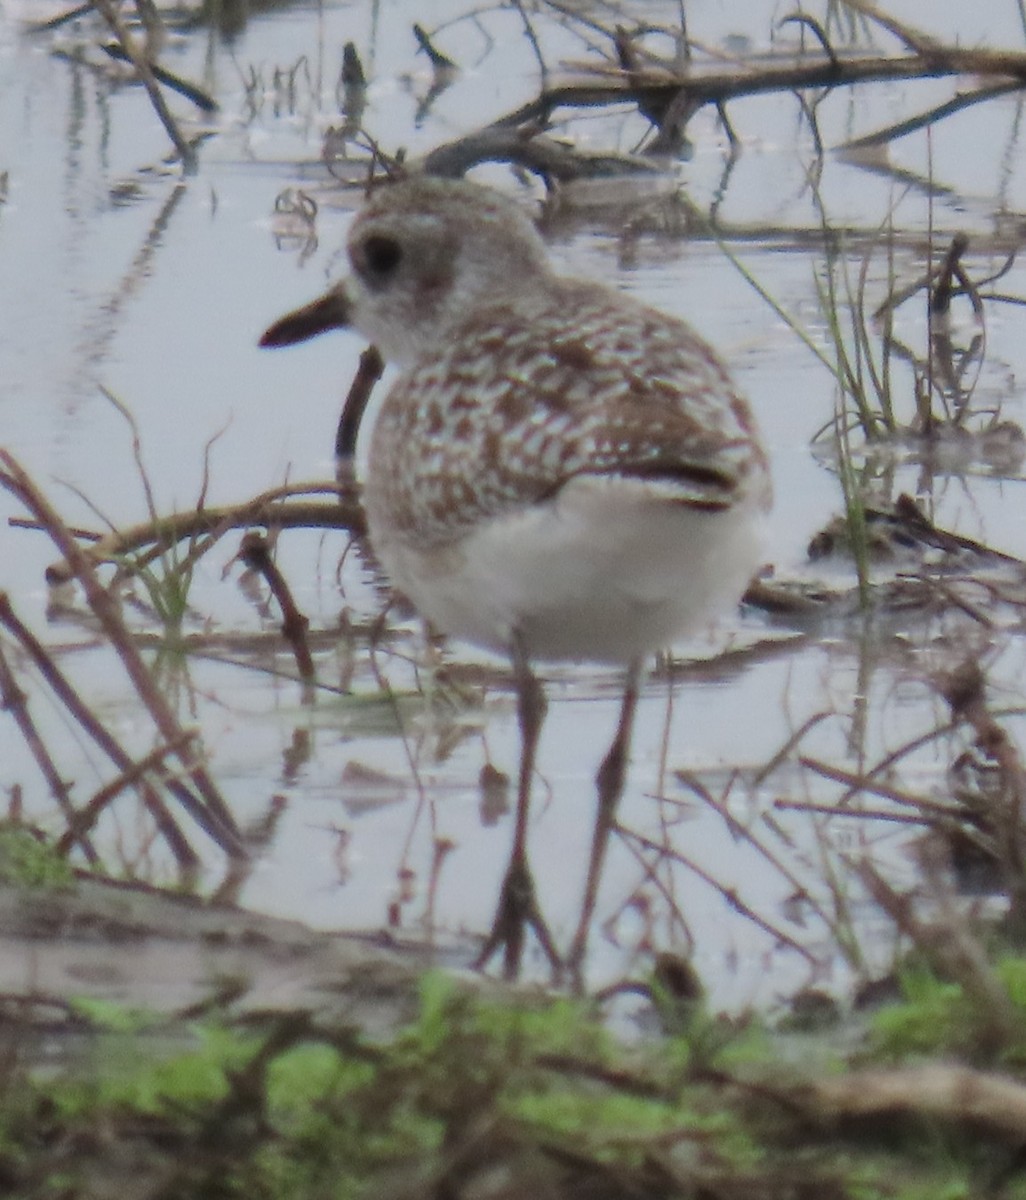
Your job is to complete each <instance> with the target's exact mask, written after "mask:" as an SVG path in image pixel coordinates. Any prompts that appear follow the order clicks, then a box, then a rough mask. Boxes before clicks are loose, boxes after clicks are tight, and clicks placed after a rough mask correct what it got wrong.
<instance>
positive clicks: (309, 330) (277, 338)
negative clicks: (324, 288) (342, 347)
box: [260, 287, 349, 347]
mask: <svg viewBox="0 0 1026 1200" xmlns="http://www.w3.org/2000/svg"><path fill="white" fill-rule="evenodd" d="M348 328H349V301H348V300H347V299H346V296H345V293H344V292H343V290H342V289H341V288H340V287H335V288H332V289H331V291H330V292H325V293H324V295H323V296H320V297H318V299H316V300H313V301H312V302H311V303H310V304H305V305H304V306H303V307H302V308H297V309H295V310H294V311H293V312H290V313H286V314H285V316H284V317H280V318H279V319H278V320H277V321H275V322H274V324H273V325H271V326H270V327H269V328H268V329H266V330H264V334H263V336H262V337H261V338H260V345H261V346H268V347H277V346H292V345H295V343H296V342H306V341H309V339H310V338H312V337H317V335H318V334H319V333H327V332H328V330H329V329H348Z"/></svg>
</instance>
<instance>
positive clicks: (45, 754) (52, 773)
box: [0, 645, 99, 864]
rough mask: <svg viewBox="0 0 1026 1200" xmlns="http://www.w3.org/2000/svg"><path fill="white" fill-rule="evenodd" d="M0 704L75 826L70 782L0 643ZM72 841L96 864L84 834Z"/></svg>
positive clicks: (94, 854) (76, 815) (51, 790)
mask: <svg viewBox="0 0 1026 1200" xmlns="http://www.w3.org/2000/svg"><path fill="white" fill-rule="evenodd" d="M0 703H2V705H3V708H4V709H6V711H7V712H9V713H10V714H11V716H12V718H13V719H14V722H15V724H16V725H17V726H18V729H19V730H20V731H21V736H22V737H23V738H24V739H25V745H26V746H28V748H29V752H30V753H31V755H32V757H33V758H34V759H35V760H36V766H38V767H39V770H40V772H41V773H42V776H43V778H44V779H45V780H46V782H47V786H48V787H49V788H50V792H51V793H52V795H53V797H54V799H55V800H56V801H57V803H58V804H59V805H60V807H61V811H62V812H63V813H64V815H65V817H67V820H68V824H69V825H70V826H72V827H75V825H76V821H77V817H78V814H77V813H76V811H75V808H74V805H73V804H72V803H71V800H70V799H69V798H68V793H69V792H70V791H71V784H70V783H69V782H68V781H67V780H65V779H62V778H61V774H60V771H58V770H57V765H56V763H55V762H54V761H53V758H52V757H51V755H50V752H49V750H47V748H46V744H45V742H44V741H43V739H42V737H41V736H40V734H39V730H38V729H37V728H36V724H35V722H34V721H33V719H32V714H31V713H30V712H29V710H28V704H27V703H26V696H25V693H24V692H23V691H22V690H21V688H19V687H18V683H17V680H16V679H15V677H14V672H13V671H12V670H11V666H10V663H8V661H7V655H6V654H5V653H4V650H3V646H2V645H0ZM75 840H76V841H77V842H79V844H80V845H81V847H82V849H83V851H84V852H85V856H86V858H87V859H88V860H89V862H90V863H93V864H95V863H97V862H99V855H98V854H97V853H96V851H95V850H94V849H93V847H92V845H91V844H90V842H89V839H88V837H86V836H85V835H84V834H77V835H76V838H75Z"/></svg>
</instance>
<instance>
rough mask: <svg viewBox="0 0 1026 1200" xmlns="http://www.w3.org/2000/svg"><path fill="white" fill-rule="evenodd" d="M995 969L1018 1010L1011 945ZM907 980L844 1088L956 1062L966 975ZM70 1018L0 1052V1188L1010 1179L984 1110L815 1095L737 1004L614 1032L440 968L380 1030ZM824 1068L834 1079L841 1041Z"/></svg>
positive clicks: (181, 1189)
mask: <svg viewBox="0 0 1026 1200" xmlns="http://www.w3.org/2000/svg"><path fill="white" fill-rule="evenodd" d="M996 972H997V975H998V977H999V978H1000V979H1001V981H1002V984H1003V986H1005V988H1006V990H1007V995H1008V998H1009V999H1010V1000H1011V1001H1012V1003H1013V1004H1014V1005H1015V1006H1016V1007H1017V1009H1018V1010H1019V1011H1024V1008H1026V1005H1024V1000H1026V960H1024V959H1021V958H1011V957H1008V958H1004V959H1002V960H1000V962H999V963H998V964H997V967H996ZM902 986H903V991H904V997H903V999H902V1000H901V1001H900V1002H898V1003H895V1004H892V1005H890V1006H888V1007H886V1008H884V1009H882V1010H881V1011H880V1012H879V1013H877V1014H876V1015H875V1017H874V1018H873V1019H872V1021H871V1031H870V1034H869V1036H868V1038H867V1039H866V1040H865V1045H864V1046H863V1047H862V1048H861V1050H860V1051H859V1058H860V1062H861V1063H862V1066H861V1068H852V1070H853V1071H856V1074H855V1075H853V1076H852V1081H853V1084H854V1087H853V1090H852V1096H853V1097H857V1099H858V1102H859V1103H863V1100H864V1094H865V1092H867V1091H870V1090H871V1089H872V1087H873V1086H877V1085H876V1084H867V1085H866V1086H865V1088H863V1087H862V1086H861V1085H860V1084H859V1083H858V1078H859V1076H858V1074H857V1071H858V1070H859V1069H861V1070H864V1069H865V1065H864V1064H865V1063H866V1062H867V1061H869V1062H874V1064H878V1063H879V1062H880V1061H881V1060H883V1061H886V1062H888V1063H892V1064H893V1063H901V1062H907V1061H908V1060H909V1059H912V1060H915V1059H917V1058H919V1057H920V1056H921V1055H923V1054H935V1053H937V1052H938V1051H939V1052H943V1053H944V1054H945V1055H946V1056H947V1057H948V1058H949V1059H950V1060H952V1061H953V1060H954V1059H956V1058H958V1057H960V1058H961V1059H962V1062H963V1063H965V1064H971V1063H972V1062H973V1054H974V1051H975V1046H974V1041H973V1038H972V1037H971V1036H969V1035H967V1031H971V1029H972V1027H973V1021H974V1015H973V1011H972V1005H971V1003H970V1002H969V1001H968V1000H967V998H966V995H965V993H964V991H963V990H962V989H961V988H960V987H959V986H958V985H957V984H952V983H950V982H943V981H940V980H938V979H936V978H933V977H931V976H930V974H929V972H928V971H927V970H926V969H925V968H916V969H915V970H910V971H908V972H906V973H905V975H904V976H903V979H902ZM75 1016H76V1019H77V1020H78V1021H80V1022H88V1026H89V1029H90V1037H89V1045H90V1051H89V1053H87V1055H86V1056H85V1059H84V1061H78V1062H77V1063H75V1064H74V1065H69V1066H67V1067H64V1068H62V1069H60V1070H55V1069H54V1068H53V1067H52V1066H47V1067H46V1069H45V1070H44V1069H43V1068H42V1067H39V1066H32V1065H31V1064H30V1063H29V1061H28V1057H29V1056H28V1055H21V1054H18V1055H14V1056H13V1057H11V1056H9V1057H8V1059H7V1061H6V1063H5V1066H4V1068H3V1076H2V1081H0V1082H2V1087H0V1188H2V1192H3V1194H4V1195H6V1196H12V1197H26V1198H30V1197H57V1196H60V1197H62V1198H66V1200H73V1198H75V1200H77V1198H79V1197H82V1198H85V1197H94V1196H101V1195H103V1196H106V1195H119V1194H122V1193H123V1194H125V1195H131V1196H133V1197H134V1196H140V1197H142V1196H145V1197H161V1198H164V1200H171V1198H179V1197H180V1198H181V1200H186V1198H189V1200H205V1198H208V1197H209V1198H215V1197H216V1198H218V1200H230V1198H234V1197H240V1198H241V1197H246V1198H247V1200H261V1198H266V1200H277V1198H279V1197H282V1198H284V1197H290V1198H295V1200H306V1198H311V1200H313V1198H320V1197H325V1198H326V1197H332V1198H333V1200H348V1198H349V1197H353V1198H357V1197H365V1196H366V1197H376V1196H381V1197H385V1196H388V1197H400V1196H411V1197H412V1196H414V1195H416V1196H432V1197H433V1196H437V1197H443V1196H444V1197H454V1198H456V1197H460V1198H462V1197H471V1196H473V1197H490V1196H494V1197H497V1198H498V1197H512V1196H524V1195H531V1194H532V1193H534V1192H537V1193H538V1194H539V1195H541V1196H546V1197H547V1196H553V1197H562V1196H567V1197H571V1196H591V1195H595V1196H603V1197H611V1198H612V1197H624V1200H626V1198H628V1197H653V1198H654V1197H657V1196H658V1197H663V1198H666V1200H670V1198H672V1197H682V1198H683V1197H694V1196H717V1197H718V1196H744V1197H753V1198H762V1197H765V1198H766V1200H776V1198H780V1200H784V1198H785V1197H787V1198H791V1197H796V1196H826V1197H831V1198H833V1197H836V1198H838V1200H842V1198H844V1200H847V1198H850V1200H876V1198H881V1200H883V1198H885V1197H886V1198H895V1200H897V1198H900V1200H916V1198H920V1197H922V1198H923V1200H925V1198H926V1197H931V1198H934V1197H952V1198H954V1197H966V1198H968V1197H970V1196H977V1195H981V1194H983V1193H981V1192H980V1191H979V1184H980V1181H981V1180H986V1181H989V1183H990V1185H991V1186H990V1190H988V1191H987V1192H986V1194H987V1195H989V1196H995V1197H1008V1198H1012V1197H1018V1196H1026V1180H1024V1179H1023V1178H1022V1176H1021V1172H1020V1171H1019V1170H1018V1168H1017V1167H1016V1165H1015V1159H1014V1150H1013V1149H1011V1148H1008V1147H1006V1146H1005V1145H1004V1142H1005V1141H1007V1139H1006V1138H1002V1137H1001V1136H999V1134H997V1133H995V1132H994V1131H993V1130H990V1131H988V1129H987V1124H988V1120H987V1118H986V1114H984V1116H983V1119H977V1120H975V1121H974V1122H973V1124H972V1126H970V1127H969V1128H965V1127H963V1125H962V1121H961V1119H960V1118H961V1115H962V1114H961V1113H960V1112H958V1111H956V1110H952V1111H949V1112H945V1111H942V1110H941V1109H939V1108H938V1105H937V1103H936V1102H935V1101H934V1100H933V1099H931V1096H930V1092H929V1089H928V1087H927V1085H925V1084H924V1085H923V1089H922V1094H921V1095H917V1094H916V1093H915V1090H914V1089H912V1090H910V1092H909V1095H908V1104H907V1110H900V1109H899V1110H895V1109H894V1107H893V1106H891V1108H890V1110H889V1111H883V1109H881V1111H880V1112H876V1113H874V1112H872V1111H869V1110H865V1108H864V1105H863V1110H862V1111H861V1114H860V1118H859V1119H858V1120H849V1119H847V1117H846V1115H845V1113H844V1112H843V1111H842V1109H841V1108H837V1107H836V1105H835V1102H834V1101H832V1100H829V1099H828V1100H823V1099H822V1097H817V1095H816V1092H815V1086H816V1085H815V1078H816V1076H817V1072H818V1073H819V1074H820V1075H822V1069H821V1068H816V1067H811V1066H810V1065H809V1064H810V1063H811V1062H813V1061H816V1062H818V1061H820V1060H821V1058H822V1055H821V1052H820V1051H818V1050H815V1049H814V1047H815V1045H816V1043H815V1041H814V1040H813V1039H810V1040H809V1048H810V1055H802V1056H799V1057H798V1058H796V1057H795V1055H794V1052H793V1047H794V1037H793V1036H789V1038H788V1039H787V1040H786V1044H787V1045H788V1047H789V1048H788V1052H787V1056H786V1057H787V1065H785V1064H784V1061H783V1055H782V1053H781V1052H780V1049H779V1046H780V1045H781V1043H779V1042H778V1041H777V1039H776V1038H775V1037H774V1035H772V1032H771V1031H769V1030H767V1029H765V1028H761V1029H753V1028H752V1026H751V1024H750V1023H747V1022H745V1023H737V1024H734V1023H731V1022H727V1021H725V1020H723V1019H717V1020H715V1021H713V1020H712V1019H711V1018H709V1017H708V1016H704V1015H697V1016H696V1017H695V1020H694V1026H695V1028H694V1029H693V1030H692V1029H689V1030H686V1031H684V1032H682V1033H679V1034H677V1035H675V1036H673V1037H666V1038H664V1039H658V1038H654V1039H650V1040H648V1041H647V1042H645V1043H644V1044H643V1045H641V1046H635V1047H633V1048H630V1049H627V1048H624V1047H623V1046H622V1045H621V1044H620V1043H618V1042H617V1040H616V1039H615V1038H614V1037H613V1036H612V1035H611V1034H610V1033H609V1031H608V1030H607V1029H606V1028H605V1027H604V1026H603V1025H602V1024H601V1022H600V1021H599V1020H598V1019H597V1016H596V1014H595V1013H594V1012H593V1011H591V1010H590V1009H589V1008H588V1007H587V1006H586V1005H585V1004H583V1003H578V1002H570V1001H568V1000H556V1001H552V1002H550V1001H546V1000H544V999H542V998H541V997H539V998H537V999H534V1000H530V1001H527V1000H525V1001H522V1002H518V1003H511V1002H499V1001H497V1000H493V999H485V998H481V997H474V996H471V995H469V994H468V993H467V992H465V991H464V990H461V989H460V988H459V987H457V985H456V984H454V983H453V982H451V981H450V980H448V979H447V978H445V977H442V976H428V977H427V978H426V979H425V980H424V983H423V987H422V996H421V1011H420V1016H419V1019H418V1020H417V1021H416V1022H415V1023H413V1024H412V1025H410V1026H409V1027H407V1028H405V1029H403V1030H401V1031H400V1032H399V1033H398V1034H397V1035H396V1036H395V1037H394V1038H393V1039H392V1040H391V1041H390V1042H389V1043H387V1044H381V1043H371V1042H367V1041H365V1040H364V1039H362V1038H360V1037H359V1036H358V1035H357V1034H355V1033H354V1032H353V1031H352V1030H351V1029H346V1028H341V1027H339V1026H337V1025H335V1024H332V1023H328V1022H323V1023H322V1022H319V1021H318V1020H316V1019H314V1018H312V1017H310V1016H308V1015H306V1014H274V1015H265V1016H259V1017H257V1016H251V1017H247V1018H244V1019H243V1018H234V1019H230V1018H229V1017H228V1016H227V1015H225V1014H222V1015H221V1016H220V1017H218V1018H216V1019H206V1020H204V1021H203V1022H202V1023H193V1024H189V1025H184V1026H183V1025H182V1024H181V1023H179V1024H175V1025H173V1027H172V1026H169V1025H168V1024H167V1023H166V1022H162V1021H160V1020H157V1019H155V1018H153V1019H147V1018H146V1017H145V1016H143V1015H141V1014H139V1013H137V1012H122V1011H119V1010H118V1009H116V1008H113V1007H112V1006H110V1005H107V1004H104V1005H96V1004H90V1005H85V1004H83V1005H78V1006H76V1009H75ZM1024 1016H1026V1011H1024ZM713 1026H715V1028H716V1031H717V1033H716V1036H715V1037H713V1036H711V1034H710V1029H711V1027H713ZM141 1047H146V1048H147V1049H146V1050H145V1051H144V1052H143V1053H140V1048H141ZM1013 1050H1014V1051H1015V1053H1014V1055H1013V1057H1014V1058H1015V1059H1016V1060H1017V1061H1020V1062H1021V1055H1020V1054H1019V1053H1018V1047H1015V1048H1013ZM796 1063H797V1064H801V1065H796ZM901 1069H902V1068H898V1070H899V1071H900V1070H901ZM952 1069H957V1070H964V1068H962V1067H959V1068H955V1067H953V1068H952ZM893 1070H894V1068H891V1074H888V1075H886V1076H885V1077H886V1078H893V1077H894V1076H893ZM876 1076H878V1077H879V1076H881V1072H880V1070H878V1069H877V1070H876ZM973 1077H974V1078H976V1077H979V1078H981V1079H985V1080H989V1081H993V1080H996V1079H1000V1082H1001V1085H1002V1086H1005V1085H1011V1086H1013V1087H1014V1086H1015V1085H1014V1082H1013V1081H1012V1080H1011V1079H1010V1078H1009V1077H1008V1076H1001V1077H997V1076H992V1075H984V1073H983V1072H976V1073H975V1074H974V1076H973ZM825 1078H826V1079H827V1080H828V1081H829V1082H828V1085H827V1086H828V1087H830V1088H833V1089H836V1087H837V1086H838V1085H841V1086H843V1084H844V1082H845V1080H846V1079H847V1078H848V1076H847V1075H846V1072H845V1070H844V1069H843V1068H842V1067H840V1066H838V1064H837V1062H836V1055H835V1059H834V1067H833V1069H832V1070H831V1071H830V1072H829V1073H827V1075H826V1076H825ZM867 1078H869V1076H867ZM898 1078H899V1079H900V1078H901V1076H900V1075H899V1076H898ZM909 1078H914V1077H913V1076H911V1075H910V1076H909ZM959 1078H961V1077H959ZM920 1103H922V1107H920ZM831 1106H834V1108H833V1111H830V1109H831ZM980 1115H981V1109H980V1107H979V1105H977V1111H976V1113H975V1116H976V1117H977V1118H980ZM981 1128H982V1132H981Z"/></svg>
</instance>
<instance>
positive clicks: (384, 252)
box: [355, 234, 403, 281]
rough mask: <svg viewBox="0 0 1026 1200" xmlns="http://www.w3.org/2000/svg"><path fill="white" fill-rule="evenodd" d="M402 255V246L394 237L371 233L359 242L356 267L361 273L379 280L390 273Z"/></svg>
mask: <svg viewBox="0 0 1026 1200" xmlns="http://www.w3.org/2000/svg"><path fill="white" fill-rule="evenodd" d="M402 256H403V248H402V246H400V245H399V243H398V242H397V241H396V240H395V238H390V237H382V236H381V235H380V234H372V235H371V236H370V237H366V238H364V239H363V241H362V242H361V243H360V246H359V252H358V253H357V255H356V256H355V257H356V268H357V270H358V271H360V273H361V274H362V275H365V276H369V277H370V278H373V279H376V280H379V281H380V280H383V279H386V278H387V277H388V276H389V275H391V274H392V272H393V271H394V270H395V269H396V267H397V266H398V265H399V262H400V260H401V259H402Z"/></svg>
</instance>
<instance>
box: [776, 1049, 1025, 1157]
mask: <svg viewBox="0 0 1026 1200" xmlns="http://www.w3.org/2000/svg"><path fill="white" fill-rule="evenodd" d="M792 1095H793V1097H794V1099H796V1100H798V1101H799V1102H800V1103H801V1104H802V1106H803V1107H804V1108H805V1109H806V1113H807V1116H808V1118H809V1119H810V1120H811V1121H812V1122H814V1123H815V1125H817V1126H820V1127H821V1126H822V1125H824V1124H831V1125H836V1124H837V1123H838V1122H841V1121H846V1122H847V1121H850V1122H858V1127H859V1128H862V1127H863V1123H864V1122H865V1121H866V1119H867V1118H874V1119H876V1120H877V1121H879V1120H881V1119H883V1118H890V1119H891V1121H893V1119H894V1118H895V1117H905V1118H907V1119H914V1120H916V1121H918V1122H923V1121H924V1120H925V1119H927V1118H929V1119H930V1121H936V1120H938V1119H940V1120H945V1121H950V1122H951V1123H952V1125H954V1126H955V1127H956V1128H958V1129H965V1130H967V1131H968V1130H969V1129H972V1130H974V1131H977V1130H979V1129H985V1130H987V1131H989V1132H990V1134H992V1135H994V1136H997V1137H1000V1138H1001V1139H1003V1140H1006V1141H1007V1142H1009V1143H1010V1145H1011V1146H1012V1147H1014V1148H1016V1149H1018V1148H1019V1147H1021V1145H1022V1143H1023V1141H1024V1140H1026V1087H1024V1086H1023V1085H1022V1084H1021V1083H1017V1082H1016V1081H1015V1080H1012V1079H1009V1078H1008V1077H1007V1076H1006V1075H997V1074H991V1073H988V1072H984V1071H977V1070H974V1069H972V1068H971V1067H960V1066H945V1065H936V1066H926V1067H902V1068H898V1069H896V1070H879V1069H876V1070H874V1069H867V1070H862V1071H849V1072H847V1073H846V1074H845V1075H844V1076H843V1077H842V1076H824V1077H823V1078H821V1079H817V1080H813V1081H811V1082H809V1083H805V1084H803V1085H801V1086H800V1087H798V1088H796V1089H794V1091H793V1093H792Z"/></svg>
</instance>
